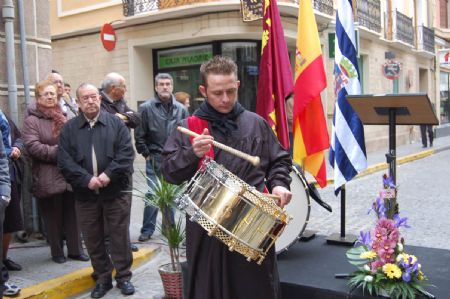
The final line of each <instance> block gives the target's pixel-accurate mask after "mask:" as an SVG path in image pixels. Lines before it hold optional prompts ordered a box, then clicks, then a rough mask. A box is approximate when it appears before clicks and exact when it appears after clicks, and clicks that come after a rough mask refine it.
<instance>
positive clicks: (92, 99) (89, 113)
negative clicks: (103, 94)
mask: <svg viewBox="0 0 450 299" xmlns="http://www.w3.org/2000/svg"><path fill="white" fill-rule="evenodd" d="M77 103H78V107H79V108H80V109H81V111H83V113H84V115H86V117H87V118H90V119H92V118H94V117H95V116H96V115H97V114H98V112H99V111H100V96H99V94H98V90H97V88H95V87H94V86H90V85H87V86H85V87H82V88H80V89H79V91H78V95H77Z"/></svg>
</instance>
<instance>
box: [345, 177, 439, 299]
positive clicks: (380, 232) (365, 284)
mask: <svg viewBox="0 0 450 299" xmlns="http://www.w3.org/2000/svg"><path fill="white" fill-rule="evenodd" d="M383 187H384V188H383V190H382V191H381V192H380V195H379V196H378V197H377V199H376V201H375V202H374V203H373V205H372V208H371V209H370V210H369V213H370V212H371V211H374V212H375V213H376V216H377V222H376V225H375V228H374V229H373V230H372V231H368V232H364V231H361V233H360V237H359V239H358V241H357V242H356V243H355V247H353V248H351V249H349V250H348V251H347V254H346V255H347V258H348V261H349V262H350V263H351V264H352V265H355V266H356V267H357V268H358V270H356V271H354V272H353V273H351V274H350V279H349V282H348V284H349V286H350V287H351V288H358V287H361V288H362V289H363V291H368V292H369V294H370V295H373V294H374V295H387V296H389V297H390V298H415V297H416V296H417V295H424V296H426V297H429V298H434V296H433V295H432V294H430V293H429V292H427V291H426V290H425V289H424V287H425V286H426V285H429V284H428V282H427V281H428V280H427V277H426V276H425V274H424V273H423V272H422V268H421V265H420V263H419V261H418V259H417V257H415V256H414V255H411V254H408V253H407V252H406V251H405V247H404V239H403V238H401V237H400V230H399V229H400V228H401V227H405V228H409V225H408V224H407V220H408V219H407V218H401V217H400V214H399V212H398V204H397V200H396V196H397V188H396V186H395V185H394V183H393V180H392V178H391V177H388V176H386V175H384V176H383Z"/></svg>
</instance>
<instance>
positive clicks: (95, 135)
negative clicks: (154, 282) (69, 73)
mask: <svg viewBox="0 0 450 299" xmlns="http://www.w3.org/2000/svg"><path fill="white" fill-rule="evenodd" d="M76 95H77V102H78V105H79V107H80V109H81V111H82V113H81V114H80V115H78V116H77V117H75V118H73V119H71V120H70V121H69V122H67V123H66V124H65V126H64V127H63V129H62V131H61V135H60V141H59V151H58V166H59V168H60V169H61V172H62V174H63V175H64V177H65V178H66V180H67V182H68V183H70V184H71V186H72V188H73V190H74V193H75V199H76V200H75V209H76V212H77V215H78V218H79V222H80V225H81V230H82V232H83V237H84V240H85V244H86V247H87V250H88V252H89V255H90V257H91V262H92V267H93V268H94V273H96V277H97V279H96V285H95V288H94V289H93V290H92V292H91V297H92V298H101V297H103V296H104V295H105V294H106V293H107V292H108V291H109V290H110V289H111V288H112V271H113V268H115V269H116V275H115V279H116V281H117V287H118V288H120V289H121V292H122V294H124V295H131V294H133V293H134V286H133V284H132V283H131V282H130V279H131V271H130V267H131V264H132V262H133V256H132V253H131V249H130V232H129V226H130V211H131V175H132V173H133V160H134V151H133V146H132V144H131V136H130V132H129V130H128V129H127V127H126V126H125V125H124V123H123V121H122V120H120V119H119V118H118V117H116V116H115V115H112V114H110V113H107V112H105V111H100V96H99V92H98V89H97V88H96V87H95V86H94V85H92V84H89V83H83V84H81V85H80V87H78V89H77V92H76ZM104 226H106V227H107V228H108V230H109V231H110V232H111V234H110V244H111V246H110V254H109V255H108V252H107V250H106V246H105V242H104V238H105V234H104Z"/></svg>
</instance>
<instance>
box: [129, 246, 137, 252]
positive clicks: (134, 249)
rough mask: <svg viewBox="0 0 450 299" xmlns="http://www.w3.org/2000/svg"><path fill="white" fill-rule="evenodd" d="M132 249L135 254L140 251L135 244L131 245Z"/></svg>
mask: <svg viewBox="0 0 450 299" xmlns="http://www.w3.org/2000/svg"><path fill="white" fill-rule="evenodd" d="M130 247H131V251H133V252H136V251H139V248H138V247H137V246H136V245H134V244H131V245H130Z"/></svg>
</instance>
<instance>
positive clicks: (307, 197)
mask: <svg viewBox="0 0 450 299" xmlns="http://www.w3.org/2000/svg"><path fill="white" fill-rule="evenodd" d="M292 170H293V172H294V173H295V174H296V175H297V177H298V178H299V179H300V182H301V183H302V185H303V188H304V190H305V192H306V201H307V213H306V215H307V218H306V221H305V223H304V224H303V227H302V229H301V230H300V232H299V234H298V235H297V237H295V238H294V240H292V241H291V242H290V243H289V244H288V245H287V246H284V247H283V248H280V249H279V250H277V242H276V241H278V239H279V238H277V239H276V240H275V244H274V249H275V254H276V255H279V254H281V253H283V252H286V251H288V250H289V248H290V247H291V246H292V245H294V243H296V242H298V240H300V238H301V237H302V235H303V233H304V232H305V230H306V226H307V225H308V223H309V217H310V215H311V195H310V194H309V190H308V187H307V181H306V178H305V177H304V176H303V174H302V173H301V172H300V171H298V169H297V168H296V167H292ZM288 225H289V224H287V225H286V226H285V227H284V229H283V232H284V230H286V228H287V226H288ZM280 236H281V234H280Z"/></svg>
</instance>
